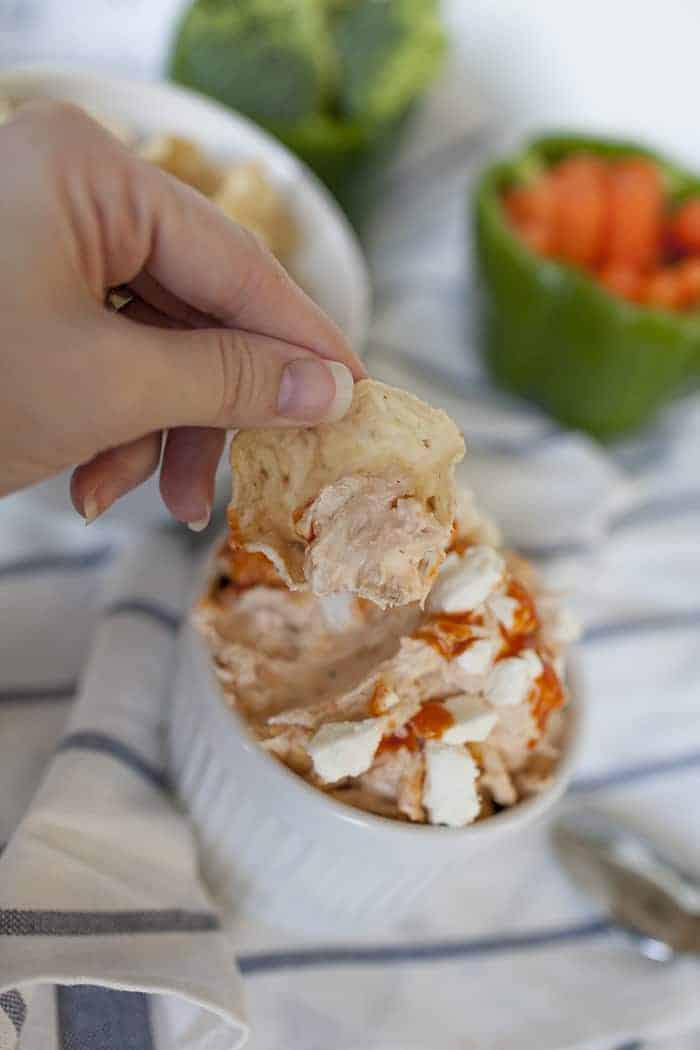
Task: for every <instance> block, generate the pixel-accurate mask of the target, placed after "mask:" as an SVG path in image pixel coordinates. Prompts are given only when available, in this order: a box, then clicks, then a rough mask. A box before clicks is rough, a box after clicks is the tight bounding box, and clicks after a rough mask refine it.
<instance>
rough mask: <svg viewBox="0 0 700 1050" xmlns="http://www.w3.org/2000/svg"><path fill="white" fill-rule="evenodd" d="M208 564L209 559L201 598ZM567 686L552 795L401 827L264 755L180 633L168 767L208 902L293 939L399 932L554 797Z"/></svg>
mask: <svg viewBox="0 0 700 1050" xmlns="http://www.w3.org/2000/svg"><path fill="white" fill-rule="evenodd" d="M219 545H220V540H219V541H217V544H216V545H215V547H214V551H216V549H218V547H219ZM213 560H214V553H212V555H211V556H210V558H209V559H208V560H207V563H206V567H205V570H204V572H203V573H202V574H201V576H200V578H199V591H203V590H204V588H205V586H206V581H207V580H208V579H209V576H210V574H211V572H212V571H213ZM569 682H570V687H571V693H572V699H571V703H570V707H569V719H568V730H567V740H566V744H565V748H564V753H563V755H562V758H561V760H560V762H559V764H558V766H557V771H556V774H555V777H554V780H553V783H552V784H551V786H550V787H549V788H547V789H546V790H545V791H543V792H542V793H541V794H539V795H537V796H534V797H532V798H530V799H527V800H525V801H523V802H520V803H518V804H517V805H516V806H514V807H513V808H512V809H506V810H503V811H501V812H500V813H498V814H496V815H494V816H493V817H490V818H489V819H488V820H484V821H480V822H479V823H477V824H474V825H472V826H470V827H467V828H458V829H453V828H445V827H433V826H430V825H425V824H408V823H403V822H401V821H395V820H391V819H388V818H385V817H379V816H374V815H373V814H370V813H363V812H361V811H360V810H358V809H354V808H352V807H351V806H348V805H345V804H344V803H342V802H338V801H336V800H335V799H333V798H329V797H328V796H327V795H325V794H323V792H321V791H318V790H317V789H316V788H314V787H312V786H311V785H310V784H307V783H306V781H305V780H303V779H302V778H301V777H299V776H297V775H296V774H295V773H293V772H291V770H289V769H287V768H286V766H284V765H282V764H281V763H280V762H278V761H277V760H276V759H274V758H272V757H271V756H269V755H268V754H267V753H266V752H264V751H263V750H262V749H261V748H260V747H259V746H258V744H257V743H256V742H255V740H254V739H253V738H252V737H251V736H250V734H249V733H248V731H247V729H246V726H245V723H244V722H243V720H242V719H241V718H240V716H239V715H238V714H237V713H236V712H234V711H232V710H231V709H230V708H229V707H228V706H227V705H226V702H225V700H224V697H223V693H222V691H221V689H220V686H219V683H218V680H217V678H216V675H215V672H214V668H213V663H212V660H211V658H210V655H209V652H208V650H207V647H206V645H205V644H204V642H203V640H202V639H201V638H200V637H199V635H198V634H197V632H196V631H195V629H194V628H193V627H192V626H191V625H188V626H187V627H186V628H185V630H184V634H183V639H182V661H181V673H180V679H179V687H178V689H177V691H176V697H175V700H174V704H173V709H172V712H171V723H170V728H169V743H168V762H169V772H170V776H171V779H172V782H173V784H174V786H175V789H176V791H177V793H178V794H179V796H180V798H181V799H182V801H183V802H184V804H185V806H186V808H187V809H188V811H189V813H190V815H191V817H192V820H193V822H194V824H195V827H196V830H197V835H198V839H199V846H200V864H201V866H202V871H203V874H204V877H205V879H206V881H207V883H208V885H209V886H210V888H211V889H212V892H213V893H214V895H215V896H216V897H217V899H218V900H219V902H220V903H221V904H222V905H223V906H224V907H225V908H227V909H228V910H229V911H232V912H236V911H243V912H246V911H250V912H253V913H256V914H258V915H260V916H262V917H264V918H265V919H266V920H267V921H268V922H273V923H276V924H279V925H282V926H287V927H291V928H293V929H297V930H303V931H311V930H314V931H319V930H324V929H326V930H335V931H338V930H340V929H343V928H348V929H353V928H354V929H357V928H358V927H359V926H360V925H363V926H370V925H371V926H372V927H377V926H379V925H381V924H384V923H395V922H396V921H397V919H401V918H402V916H403V915H405V914H409V913H410V911H411V906H412V903H413V901H414V899H415V898H416V897H417V896H418V895H419V894H420V893H421V892H422V891H423V890H424V889H425V887H426V886H427V884H428V883H429V882H431V881H432V880H433V879H434V878H435V877H436V876H437V875H438V874H439V873H440V872H441V871H442V870H443V869H445V868H446V867H447V866H448V865H450V864H451V863H452V862H455V861H457V862H462V861H464V859H465V858H467V857H469V856H471V855H473V854H475V853H476V852H477V851H480V850H483V849H486V848H491V847H494V846H497V845H500V848H504V849H507V848H508V847H507V842H506V841H505V840H507V839H508V838H509V836H512V835H514V834H515V833H516V832H519V831H521V830H522V829H523V828H524V827H525V826H526V825H528V824H531V823H532V822H533V821H535V820H537V819H538V818H540V817H542V815H543V814H544V813H546V812H547V810H549V809H550V808H551V807H552V806H553V804H554V803H555V802H556V800H557V799H558V798H559V797H560V796H561V795H562V793H563V792H564V790H565V789H566V786H567V784H568V783H569V780H570V779H571V775H572V771H573V768H574V766H575V763H576V759H577V754H578V749H579V744H580V740H581V736H582V725H581V723H582V719H581V709H582V696H581V687H580V683H579V680H578V675H577V674H573V675H572V674H570V675H569ZM436 899H437V898H436Z"/></svg>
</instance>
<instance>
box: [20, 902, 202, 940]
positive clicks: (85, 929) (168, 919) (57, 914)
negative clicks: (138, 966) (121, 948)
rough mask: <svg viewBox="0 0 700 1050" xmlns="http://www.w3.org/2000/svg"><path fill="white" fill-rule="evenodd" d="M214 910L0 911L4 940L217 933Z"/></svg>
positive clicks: (26, 909)
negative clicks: (17, 938)
mask: <svg viewBox="0 0 700 1050" xmlns="http://www.w3.org/2000/svg"><path fill="white" fill-rule="evenodd" d="M219 926H220V923H219V918H218V916H217V915H215V914H214V912H211V911H190V910H188V909H186V908H152V909H148V910H147V911H38V910H34V909H29V908H5V909H0V936H2V937H101V936H104V935H105V934H127V933H130V934H133V933H207V932H208V931H210V930H218V929H219Z"/></svg>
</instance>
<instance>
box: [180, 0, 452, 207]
mask: <svg viewBox="0 0 700 1050" xmlns="http://www.w3.org/2000/svg"><path fill="white" fill-rule="evenodd" d="M444 46H445V40H444V35H443V32H442V29H441V26H440V19H439V16H438V5H437V0H194V3H193V4H192V6H191V7H190V9H189V11H188V12H187V14H186V15H185V17H184V19H183V21H182V22H181V24H180V27H179V30H178V32H177V36H176V40H175V46H174V50H173V55H172V59H171V64H170V72H171V75H172V77H173V79H174V80H177V81H179V82H180V83H182V84H186V85H187V86H188V87H192V88H195V89H196V90H198V91H202V92H204V93H205V94H208V95H211V96H212V97H214V98H217V99H219V100H220V101H221V102H224V103H225V104H226V105H229V106H231V107H232V108H233V109H237V110H239V111H240V112H241V113H244V114H245V115H246V116H249V117H252V119H253V120H256V121H257V122H258V123H259V124H262V125H263V126H264V127H266V128H267V129H268V130H269V131H272V132H273V133H274V134H276V135H277V136H278V137H279V138H280V139H282V141H283V142H285V143H286V144H287V145H288V146H289V147H290V148H291V149H293V150H295V151H296V152H297V153H298V154H299V156H301V157H302V158H303V159H304V160H306V162H307V163H308V164H309V165H310V166H311V167H312V168H313V169H314V170H315V171H316V173H317V174H318V175H319V176H320V177H321V178H322V179H323V180H324V181H325V182H326V183H327V184H328V185H329V186H330V188H331V189H332V190H333V191H334V192H335V193H336V195H337V196H338V197H339V198H340V199H341V201H343V202H347V200H348V199H349V198H348V193H347V191H348V189H351V190H353V196H354V187H355V185H358V186H359V184H360V183H362V181H363V180H365V181H367V179H368V178H369V175H370V172H371V171H372V170H374V171H378V170H379V167H380V165H379V164H377V163H376V161H377V160H378V159H380V158H381V159H383V158H385V157H386V156H387V153H388V152H390V150H391V149H393V147H394V145H395V142H396V139H397V136H398V134H399V133H400V130H401V128H402V126H403V124H404V123H405V120H406V117H407V115H408V114H409V113H410V111H411V110H412V108H413V104H414V103H415V102H416V101H417V99H418V97H419V96H420V94H421V92H422V91H423V89H424V88H425V87H426V85H427V83H428V81H429V80H430V78H431V77H432V75H433V74H434V72H435V71H436V69H437V67H438V65H439V62H440V58H441V56H442V53H443V50H444ZM366 162H368V163H366Z"/></svg>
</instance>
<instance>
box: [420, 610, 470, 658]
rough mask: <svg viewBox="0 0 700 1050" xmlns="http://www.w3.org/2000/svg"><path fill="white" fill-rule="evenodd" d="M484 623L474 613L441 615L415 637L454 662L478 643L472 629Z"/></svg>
mask: <svg viewBox="0 0 700 1050" xmlns="http://www.w3.org/2000/svg"><path fill="white" fill-rule="evenodd" d="M482 623H483V620H482V618H481V616H475V615H474V613H471V612H469V613H440V614H439V615H438V616H436V617H435V618H434V619H432V620H431V621H430V622H429V623H427V624H425V625H424V626H423V627H419V628H418V630H417V631H414V632H413V637H414V638H418V639H420V641H422V642H425V643H426V645H430V646H432V648H433V649H435V650H436V651H437V652H438V653H440V655H441V656H444V657H445V659H446V660H454V658H455V657H456V656H459V654H460V653H463V652H464V650H465V649H468V648H469V646H470V645H471V644H472V643H473V642H474V641H476V636H475V634H474V632H473V630H472V627H476V626H480V625H481V624H482Z"/></svg>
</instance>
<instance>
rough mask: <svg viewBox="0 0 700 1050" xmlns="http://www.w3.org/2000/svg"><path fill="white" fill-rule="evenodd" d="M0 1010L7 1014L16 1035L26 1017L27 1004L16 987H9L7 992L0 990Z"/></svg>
mask: <svg viewBox="0 0 700 1050" xmlns="http://www.w3.org/2000/svg"><path fill="white" fill-rule="evenodd" d="M0 1010H3V1011H4V1012H5V1013H6V1014H7V1016H8V1017H9V1018H10V1020H11V1021H12V1024H13V1025H14V1028H15V1031H16V1032H17V1035H19V1034H20V1032H21V1031H22V1025H23V1024H24V1022H25V1019H26V1017H27V1004H26V1003H25V1001H24V997H23V996H22V995H21V994H20V992H18V991H17V989H16V988H10V989H9V991H7V992H0Z"/></svg>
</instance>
